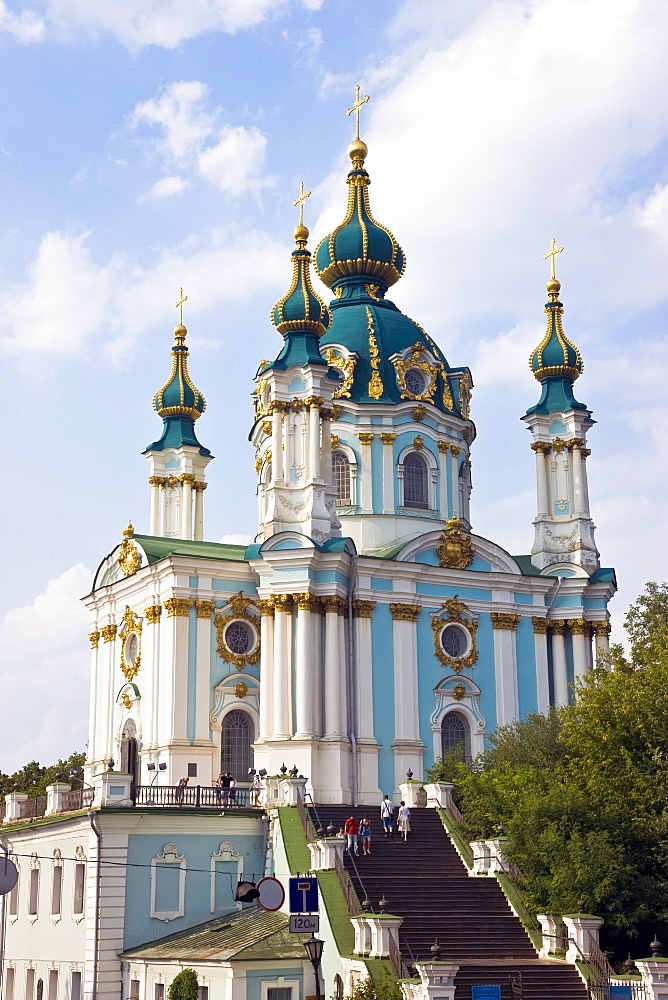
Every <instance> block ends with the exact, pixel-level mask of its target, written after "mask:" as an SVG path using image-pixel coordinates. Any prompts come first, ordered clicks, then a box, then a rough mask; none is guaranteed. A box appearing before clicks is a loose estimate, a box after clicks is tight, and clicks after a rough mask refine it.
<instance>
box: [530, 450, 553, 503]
mask: <svg viewBox="0 0 668 1000" xmlns="http://www.w3.org/2000/svg"><path fill="white" fill-rule="evenodd" d="M531 447H532V449H533V451H534V452H535V454H536V493H537V501H538V513H539V514H548V513H549V506H548V503H549V501H548V496H547V468H546V464H545V463H546V461H547V457H546V453H547V452H548V451H549V450H550V446H549V444H547V443H546V442H543V441H534V443H533V444H532V445H531Z"/></svg>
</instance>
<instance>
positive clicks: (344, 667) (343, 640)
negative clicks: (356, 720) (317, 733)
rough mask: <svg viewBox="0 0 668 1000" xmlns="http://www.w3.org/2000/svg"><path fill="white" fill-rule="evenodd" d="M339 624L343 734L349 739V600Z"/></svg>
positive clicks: (344, 606)
mask: <svg viewBox="0 0 668 1000" xmlns="http://www.w3.org/2000/svg"><path fill="white" fill-rule="evenodd" d="M338 625H339V673H340V674H341V682H340V684H339V698H340V713H341V734H342V736H344V737H345V738H346V739H347V738H348V736H349V735H350V720H349V718H348V709H349V696H348V688H349V685H350V679H349V672H348V659H349V655H348V654H349V647H348V602H347V601H344V602H343V607H342V610H341V611H340V612H339V615H338Z"/></svg>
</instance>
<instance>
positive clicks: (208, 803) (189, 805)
mask: <svg viewBox="0 0 668 1000" xmlns="http://www.w3.org/2000/svg"><path fill="white" fill-rule="evenodd" d="M250 792H251V789H249V788H216V787H215V786H211V785H186V786H185V787H184V788H179V787H178V785H176V786H175V785H135V787H134V790H133V794H132V799H133V802H134V804H135V805H136V806H141V808H142V809H144V808H149V809H150V808H156V809H218V810H224V809H249V808H250V809H256V808H259V806H257V805H256V804H255V802H254V801H253V800H252V797H251V794H250Z"/></svg>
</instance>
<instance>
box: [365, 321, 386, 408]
mask: <svg viewBox="0 0 668 1000" xmlns="http://www.w3.org/2000/svg"><path fill="white" fill-rule="evenodd" d="M366 318H367V321H368V327H367V329H368V332H369V364H370V365H371V378H370V379H369V385H368V387H367V390H366V391H367V393H368V394H369V396H371V398H372V399H380V397H381V396H382V395H383V393H384V391H385V389H384V387H383V380H382V378H381V377H380V373H379V371H378V369H379V368H380V351H379V350H378V341H377V340H376V335H375V328H374V325H373V313H372V312H371V310H370V309H369V307H368V306H367V307H366Z"/></svg>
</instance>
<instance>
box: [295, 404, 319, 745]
mask: <svg viewBox="0 0 668 1000" xmlns="http://www.w3.org/2000/svg"><path fill="white" fill-rule="evenodd" d="M311 413H315V414H316V416H317V414H318V411H317V410H313V409H312V410H311ZM312 430H313V426H311V431H312ZM295 603H296V605H297V657H296V663H295V709H296V715H297V718H296V724H295V739H310V738H311V737H312V736H313V735H314V733H315V725H314V716H315V698H314V693H315V692H314V687H315V685H314V680H315V677H314V663H313V628H312V621H313V612H315V611H316V610H317V603H318V599H317V597H315V595H314V594H309V593H303V594H295Z"/></svg>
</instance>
